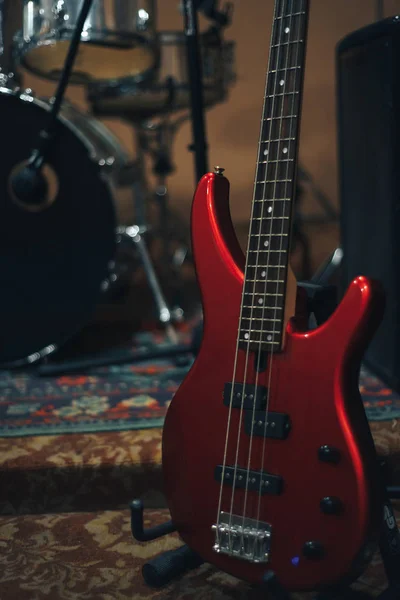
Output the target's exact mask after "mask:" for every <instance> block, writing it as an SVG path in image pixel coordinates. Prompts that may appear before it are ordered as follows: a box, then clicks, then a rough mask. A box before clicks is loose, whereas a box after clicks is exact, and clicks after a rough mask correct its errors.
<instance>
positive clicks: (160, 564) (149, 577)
mask: <svg viewBox="0 0 400 600" xmlns="http://www.w3.org/2000/svg"><path fill="white" fill-rule="evenodd" d="M322 279H323V278H321V280H322ZM299 286H300V287H302V288H303V289H304V290H305V291H306V292H307V298H308V307H307V308H308V313H309V315H310V316H311V315H312V316H314V318H315V321H316V323H317V325H321V324H322V323H323V322H324V321H325V320H326V319H327V318H329V316H330V314H331V313H332V312H333V311H334V310H335V307H336V304H337V300H336V287H335V286H331V285H328V284H321V283H318V282H317V280H314V281H313V282H312V283H309V282H307V283H299ZM378 468H379V470H380V475H381V482H382V513H381V514H382V527H381V535H380V540H379V549H380V553H381V556H382V560H383V564H384V569H385V573H386V576H387V579H388V583H389V586H388V588H387V589H386V590H385V591H384V592H382V593H381V594H380V595H379V596H378V597H377V598H378V600H399V598H400V531H399V529H398V526H397V523H396V518H395V515H394V511H393V506H392V503H391V498H400V488H399V487H396V486H392V487H391V486H388V485H387V481H388V478H389V473H388V467H387V464H386V462H385V461H383V460H379V467H378ZM130 510H131V531H132V536H133V537H134V539H135V540H137V541H139V542H147V541H150V540H155V539H158V538H160V537H163V536H164V535H167V534H169V533H173V532H174V531H176V528H175V526H174V524H173V522H172V521H167V522H166V523H163V524H161V525H158V526H156V527H152V528H150V529H144V527H143V504H142V502H141V501H140V500H134V501H133V502H131V504H130ZM204 562H205V561H203V559H202V558H201V557H200V556H199V555H198V554H197V553H195V552H194V551H193V550H191V549H190V548H189V547H188V546H187V545H184V546H181V547H180V548H177V549H176V550H169V551H167V552H164V553H163V554H160V555H159V556H156V557H155V558H153V559H152V560H151V561H149V562H148V563H146V564H145V565H144V566H143V568H142V575H143V578H144V580H145V582H146V584H147V585H148V586H149V587H152V588H161V587H164V586H166V585H168V584H169V583H171V582H172V581H173V580H174V579H177V578H179V577H182V576H183V575H184V574H185V573H187V572H188V571H191V570H193V569H196V568H198V567H199V566H201V565H202V564H203V563H204ZM261 589H262V590H265V592H266V595H267V594H268V599H269V600H291V598H292V596H291V595H290V593H289V592H288V591H287V590H286V589H285V588H284V587H283V586H282V584H281V583H280V582H279V580H278V578H277V577H276V575H275V573H274V572H273V571H266V573H265V575H264V578H263V582H262V584H261ZM314 600H372V599H371V596H370V595H369V594H367V593H365V592H360V591H357V590H353V589H351V588H349V587H341V588H339V587H336V588H332V589H327V590H324V591H322V592H320V593H318V594H317V595H316V596H315V597H314Z"/></svg>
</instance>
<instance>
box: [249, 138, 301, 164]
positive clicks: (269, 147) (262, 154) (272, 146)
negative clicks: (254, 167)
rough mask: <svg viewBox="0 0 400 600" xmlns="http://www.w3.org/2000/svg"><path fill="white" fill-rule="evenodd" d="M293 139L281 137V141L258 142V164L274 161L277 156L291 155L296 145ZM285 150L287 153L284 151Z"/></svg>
mask: <svg viewBox="0 0 400 600" xmlns="http://www.w3.org/2000/svg"><path fill="white" fill-rule="evenodd" d="M295 141H296V138H294V137H282V138H281V139H279V138H278V139H273V140H265V141H262V142H260V148H259V152H258V162H259V163H263V162H268V160H269V159H271V160H276V159H277V158H278V157H279V156H282V158H284V156H285V155H286V156H287V155H292V154H293V152H294V150H295V148H296V144H294V143H293V142H295ZM285 148H286V149H287V152H286V151H285Z"/></svg>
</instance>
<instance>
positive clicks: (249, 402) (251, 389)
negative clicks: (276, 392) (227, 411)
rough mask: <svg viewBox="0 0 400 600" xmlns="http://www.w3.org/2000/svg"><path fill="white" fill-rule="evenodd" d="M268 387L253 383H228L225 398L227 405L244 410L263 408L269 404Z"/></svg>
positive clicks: (224, 393) (225, 387)
mask: <svg viewBox="0 0 400 600" xmlns="http://www.w3.org/2000/svg"><path fill="white" fill-rule="evenodd" d="M267 391H268V390H267V388H266V387H265V386H263V385H257V386H256V385H254V384H251V383H236V382H235V383H226V384H225V386H224V392H223V398H224V404H225V406H228V408H229V407H230V406H232V408H242V409H244V410H262V409H263V408H265V407H266V405H267Z"/></svg>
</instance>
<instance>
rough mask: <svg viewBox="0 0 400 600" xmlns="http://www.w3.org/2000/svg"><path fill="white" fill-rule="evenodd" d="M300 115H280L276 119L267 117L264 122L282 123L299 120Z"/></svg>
mask: <svg viewBox="0 0 400 600" xmlns="http://www.w3.org/2000/svg"><path fill="white" fill-rule="evenodd" d="M297 116H298V115H282V116H281V115H278V116H275V117H266V118H265V119H264V121H280V120H281V119H283V118H285V119H297Z"/></svg>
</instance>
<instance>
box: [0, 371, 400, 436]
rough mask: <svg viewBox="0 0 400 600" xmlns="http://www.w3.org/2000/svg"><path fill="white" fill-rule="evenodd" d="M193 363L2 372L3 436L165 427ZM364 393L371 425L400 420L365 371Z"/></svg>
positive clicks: (391, 396) (399, 406)
mask: <svg viewBox="0 0 400 600" xmlns="http://www.w3.org/2000/svg"><path fill="white" fill-rule="evenodd" d="M190 365H191V362H190V363H189V364H187V365H185V366H177V365H176V364H174V363H173V362H172V361H166V360H164V361H158V362H154V363H149V362H148V363H143V364H141V365H138V364H137V365H119V366H113V367H107V368H101V369H95V370H93V371H91V372H90V373H88V374H85V375H76V376H71V375H70V376H60V377H53V378H51V377H40V376H38V375H35V374H34V372H31V373H29V372H24V373H13V372H3V373H1V374H0V437H15V436H18V437H21V436H32V435H54V434H58V435H62V434H65V433H91V432H101V431H126V430H133V429H144V428H148V427H152V428H154V427H162V425H163V422H164V417H165V414H166V411H167V408H168V405H169V403H170V401H171V398H172V396H173V394H174V393H175V391H176V390H177V388H178V387H179V384H180V383H181V381H182V380H183V378H184V377H185V375H186V373H187V372H188V370H189V367H190ZM360 391H361V394H362V396H363V400H364V406H365V409H366V412H367V417H368V419H369V420H370V421H385V420H388V419H396V418H399V417H400V396H399V395H398V394H396V393H395V392H393V391H392V390H390V389H388V388H387V387H386V386H384V385H383V384H382V383H381V382H380V381H379V380H378V379H377V378H376V377H374V376H373V375H371V374H370V373H368V372H367V371H366V370H362V372H361V376H360Z"/></svg>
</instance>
